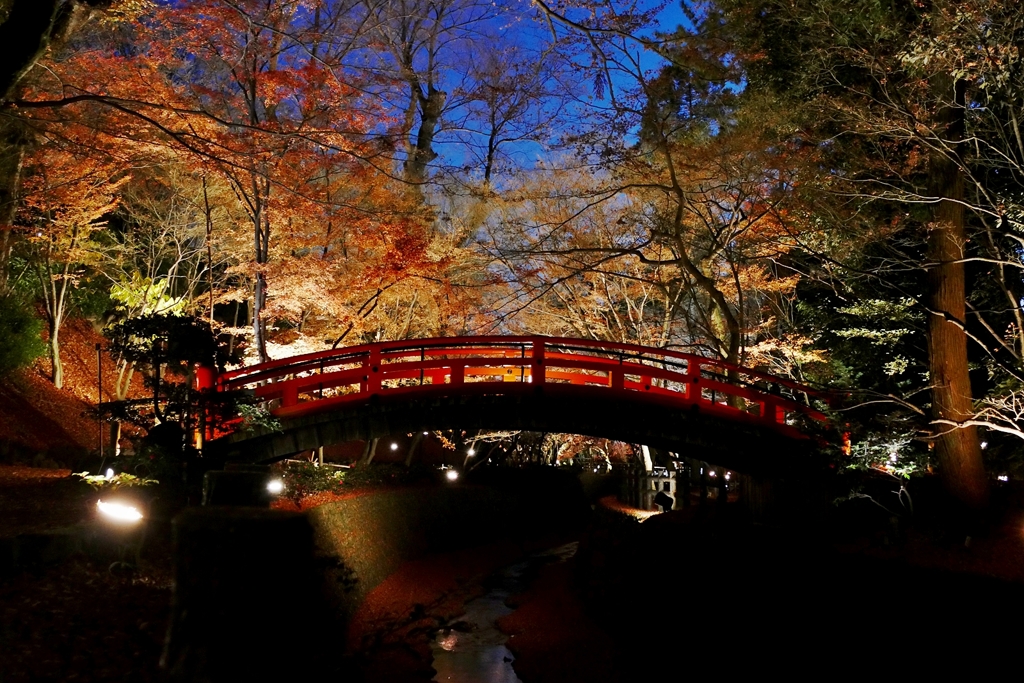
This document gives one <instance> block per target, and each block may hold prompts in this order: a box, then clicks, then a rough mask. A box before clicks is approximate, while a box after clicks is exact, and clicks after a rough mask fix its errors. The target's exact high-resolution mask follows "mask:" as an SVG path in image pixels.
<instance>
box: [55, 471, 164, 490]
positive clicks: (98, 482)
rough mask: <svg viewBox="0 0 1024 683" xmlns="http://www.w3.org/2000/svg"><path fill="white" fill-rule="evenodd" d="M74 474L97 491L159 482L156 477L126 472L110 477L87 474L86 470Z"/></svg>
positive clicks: (137, 486) (141, 486) (139, 486)
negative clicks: (139, 475)
mask: <svg viewBox="0 0 1024 683" xmlns="http://www.w3.org/2000/svg"><path fill="white" fill-rule="evenodd" d="M74 476H76V477H78V478H79V479H81V480H82V481H84V482H85V483H86V484H88V485H89V486H91V487H92V488H94V489H96V490H97V491H106V492H113V491H119V490H121V489H128V488H144V487H147V486H154V485H156V484H159V483H160V482H159V481H157V480H156V479H147V478H146V477H137V476H135V475H134V474H128V473H127V472H119V473H117V474H115V475H113V476H112V477H106V476H104V475H102V474H89V473H88V472H75V473H74Z"/></svg>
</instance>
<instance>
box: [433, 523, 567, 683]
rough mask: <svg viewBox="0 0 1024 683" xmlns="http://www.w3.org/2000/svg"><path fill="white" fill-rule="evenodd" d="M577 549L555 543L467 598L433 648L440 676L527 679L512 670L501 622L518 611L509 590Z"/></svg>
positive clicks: (494, 681)
mask: <svg viewBox="0 0 1024 683" xmlns="http://www.w3.org/2000/svg"><path fill="white" fill-rule="evenodd" d="M575 552H576V544H575V543H570V544H568V545H565V546H561V547H558V548H553V549H551V550H547V551H545V552H543V553H538V554H536V555H533V556H532V557H530V558H528V559H526V560H524V561H522V562H517V563H516V564H514V565H511V566H509V567H506V568H505V569H502V570H501V571H499V572H498V573H497V574H495V575H494V576H492V577H491V582H490V583H492V584H493V586H494V587H493V588H492V589H491V590H490V591H489V592H487V593H486V594H485V595H482V596H480V597H479V598H476V599H475V600H470V601H469V602H467V603H466V607H465V609H466V613H465V614H464V615H463V616H462V617H461V618H460V620H459V621H458V622H456V623H454V624H452V625H451V627H450V628H446V629H443V630H441V631H439V632H438V634H437V637H436V638H435V639H434V642H433V643H431V646H430V647H431V650H432V651H433V654H434V661H433V666H434V669H435V670H436V671H437V675H436V676H434V679H433V680H435V681H441V682H445V683H521V681H520V680H519V677H518V676H516V673H515V671H513V669H512V660H513V657H512V653H511V652H510V651H509V649H508V648H507V647H505V640H506V636H505V634H504V633H502V632H501V631H499V630H498V628H497V626H495V622H496V621H497V620H498V619H500V618H501V617H503V616H505V615H506V614H509V613H511V612H512V610H511V609H510V608H508V607H506V606H505V600H506V598H508V596H509V595H512V594H514V593H520V592H522V591H523V590H525V589H526V587H527V584H528V582H529V580H530V579H531V578H532V572H529V571H528V570H530V569H532V568H535V567H536V566H537V565H540V564H546V563H548V562H564V561H565V560H567V559H568V558H570V557H572V556H573V554H574V553H575Z"/></svg>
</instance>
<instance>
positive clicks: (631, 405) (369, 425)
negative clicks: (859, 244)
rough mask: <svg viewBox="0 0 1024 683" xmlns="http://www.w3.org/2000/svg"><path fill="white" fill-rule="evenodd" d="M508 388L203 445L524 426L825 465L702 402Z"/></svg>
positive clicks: (371, 405) (382, 399) (793, 465)
mask: <svg viewBox="0 0 1024 683" xmlns="http://www.w3.org/2000/svg"><path fill="white" fill-rule="evenodd" d="M523 388H524V389H532V390H529V391H522V392H516V393H514V394H510V393H509V392H507V391H506V392H504V393H501V394H487V393H481V394H476V395H473V394H468V395H467V394H460V395H437V396H415V397H412V396H381V395H376V396H372V397H371V398H370V399H368V400H364V401H360V402H358V403H349V404H342V405H340V406H334V407H324V408H321V409H318V410H309V411H304V412H302V413H300V414H297V415H291V416H287V415H284V416H279V420H280V422H281V426H282V429H281V430H280V431H278V432H273V433H269V432H265V431H264V432H260V431H259V430H257V431H256V432H251V433H248V434H242V433H235V434H230V435H228V436H225V437H221V438H220V439H217V440H214V441H211V442H209V443H208V444H207V446H206V448H205V449H204V450H205V454H206V455H207V456H209V457H212V458H213V459H214V460H216V461H223V462H244V463H269V462H274V461H277V460H281V459H283V458H287V457H289V456H292V455H296V454H299V453H303V452H308V451H311V450H314V449H316V448H319V447H320V446H327V445H330V444H338V443H346V442H352V441H366V440H369V439H374V438H385V437H388V436H394V435H399V434H409V433H415V432H419V431H427V430H446V429H462V430H467V431H473V430H478V429H479V430H525V431H537V432H560V433H568V434H583V435H586V436H592V437H597V438H606V439H613V440H616V441H622V442H626V443H637V444H645V445H647V446H651V447H655V448H661V449H665V450H668V451H672V452H675V453H678V454H679V455H680V456H682V457H691V458H699V459H701V460H706V461H708V462H712V463H715V464H716V465H719V466H721V467H726V468H728V469H731V470H735V471H737V472H743V473H746V474H752V475H759V474H782V473H785V472H794V473H795V472H798V471H802V472H804V473H807V472H808V470H809V469H811V470H813V469H820V468H821V464H822V461H821V459H820V458H815V457H814V454H815V452H816V450H817V449H816V447H815V444H814V442H813V441H812V440H810V439H794V438H791V437H787V436H784V435H782V434H779V433H778V432H776V431H774V430H773V429H771V428H770V427H766V426H762V425H759V424H757V423H756V421H755V420H751V421H749V422H747V421H742V420H736V419H735V417H726V416H721V415H715V414H712V413H709V412H707V411H702V410H700V408H698V407H696V406H688V407H679V406H669V405H664V404H662V403H659V402H657V401H647V400H644V399H643V397H638V398H636V399H634V400H630V401H614V400H609V399H608V397H607V396H601V395H600V392H595V391H594V390H592V389H588V388H587V387H575V386H568V385H566V386H550V385H549V386H546V387H544V388H543V389H542V390H540V391H538V390H537V389H536V388H530V387H528V386H524V387H523Z"/></svg>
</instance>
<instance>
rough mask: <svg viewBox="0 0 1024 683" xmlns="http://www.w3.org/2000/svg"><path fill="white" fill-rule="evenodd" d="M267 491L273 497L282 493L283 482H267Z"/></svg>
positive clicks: (273, 480) (274, 480) (278, 480)
mask: <svg viewBox="0 0 1024 683" xmlns="http://www.w3.org/2000/svg"><path fill="white" fill-rule="evenodd" d="M267 491H269V492H270V493H272V494H274V495H275V496H276V495H277V494H279V493H281V492H282V491H284V482H283V481H281V480H280V479H271V480H270V481H268V482H267Z"/></svg>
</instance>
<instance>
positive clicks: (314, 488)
mask: <svg viewBox="0 0 1024 683" xmlns="http://www.w3.org/2000/svg"><path fill="white" fill-rule="evenodd" d="M345 474H346V470H342V469H338V468H336V467H331V466H329V465H323V466H320V465H318V464H317V463H312V462H289V463H287V464H286V465H285V467H284V471H283V472H282V473H281V479H282V480H283V481H284V495H285V496H287V497H288V498H289V499H290V500H292V501H294V502H295V504H296V505H298V504H299V503H301V502H302V499H303V498H305V497H306V496H312V495H314V494H317V493H337V492H338V491H339V490H341V487H342V484H344V482H345Z"/></svg>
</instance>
